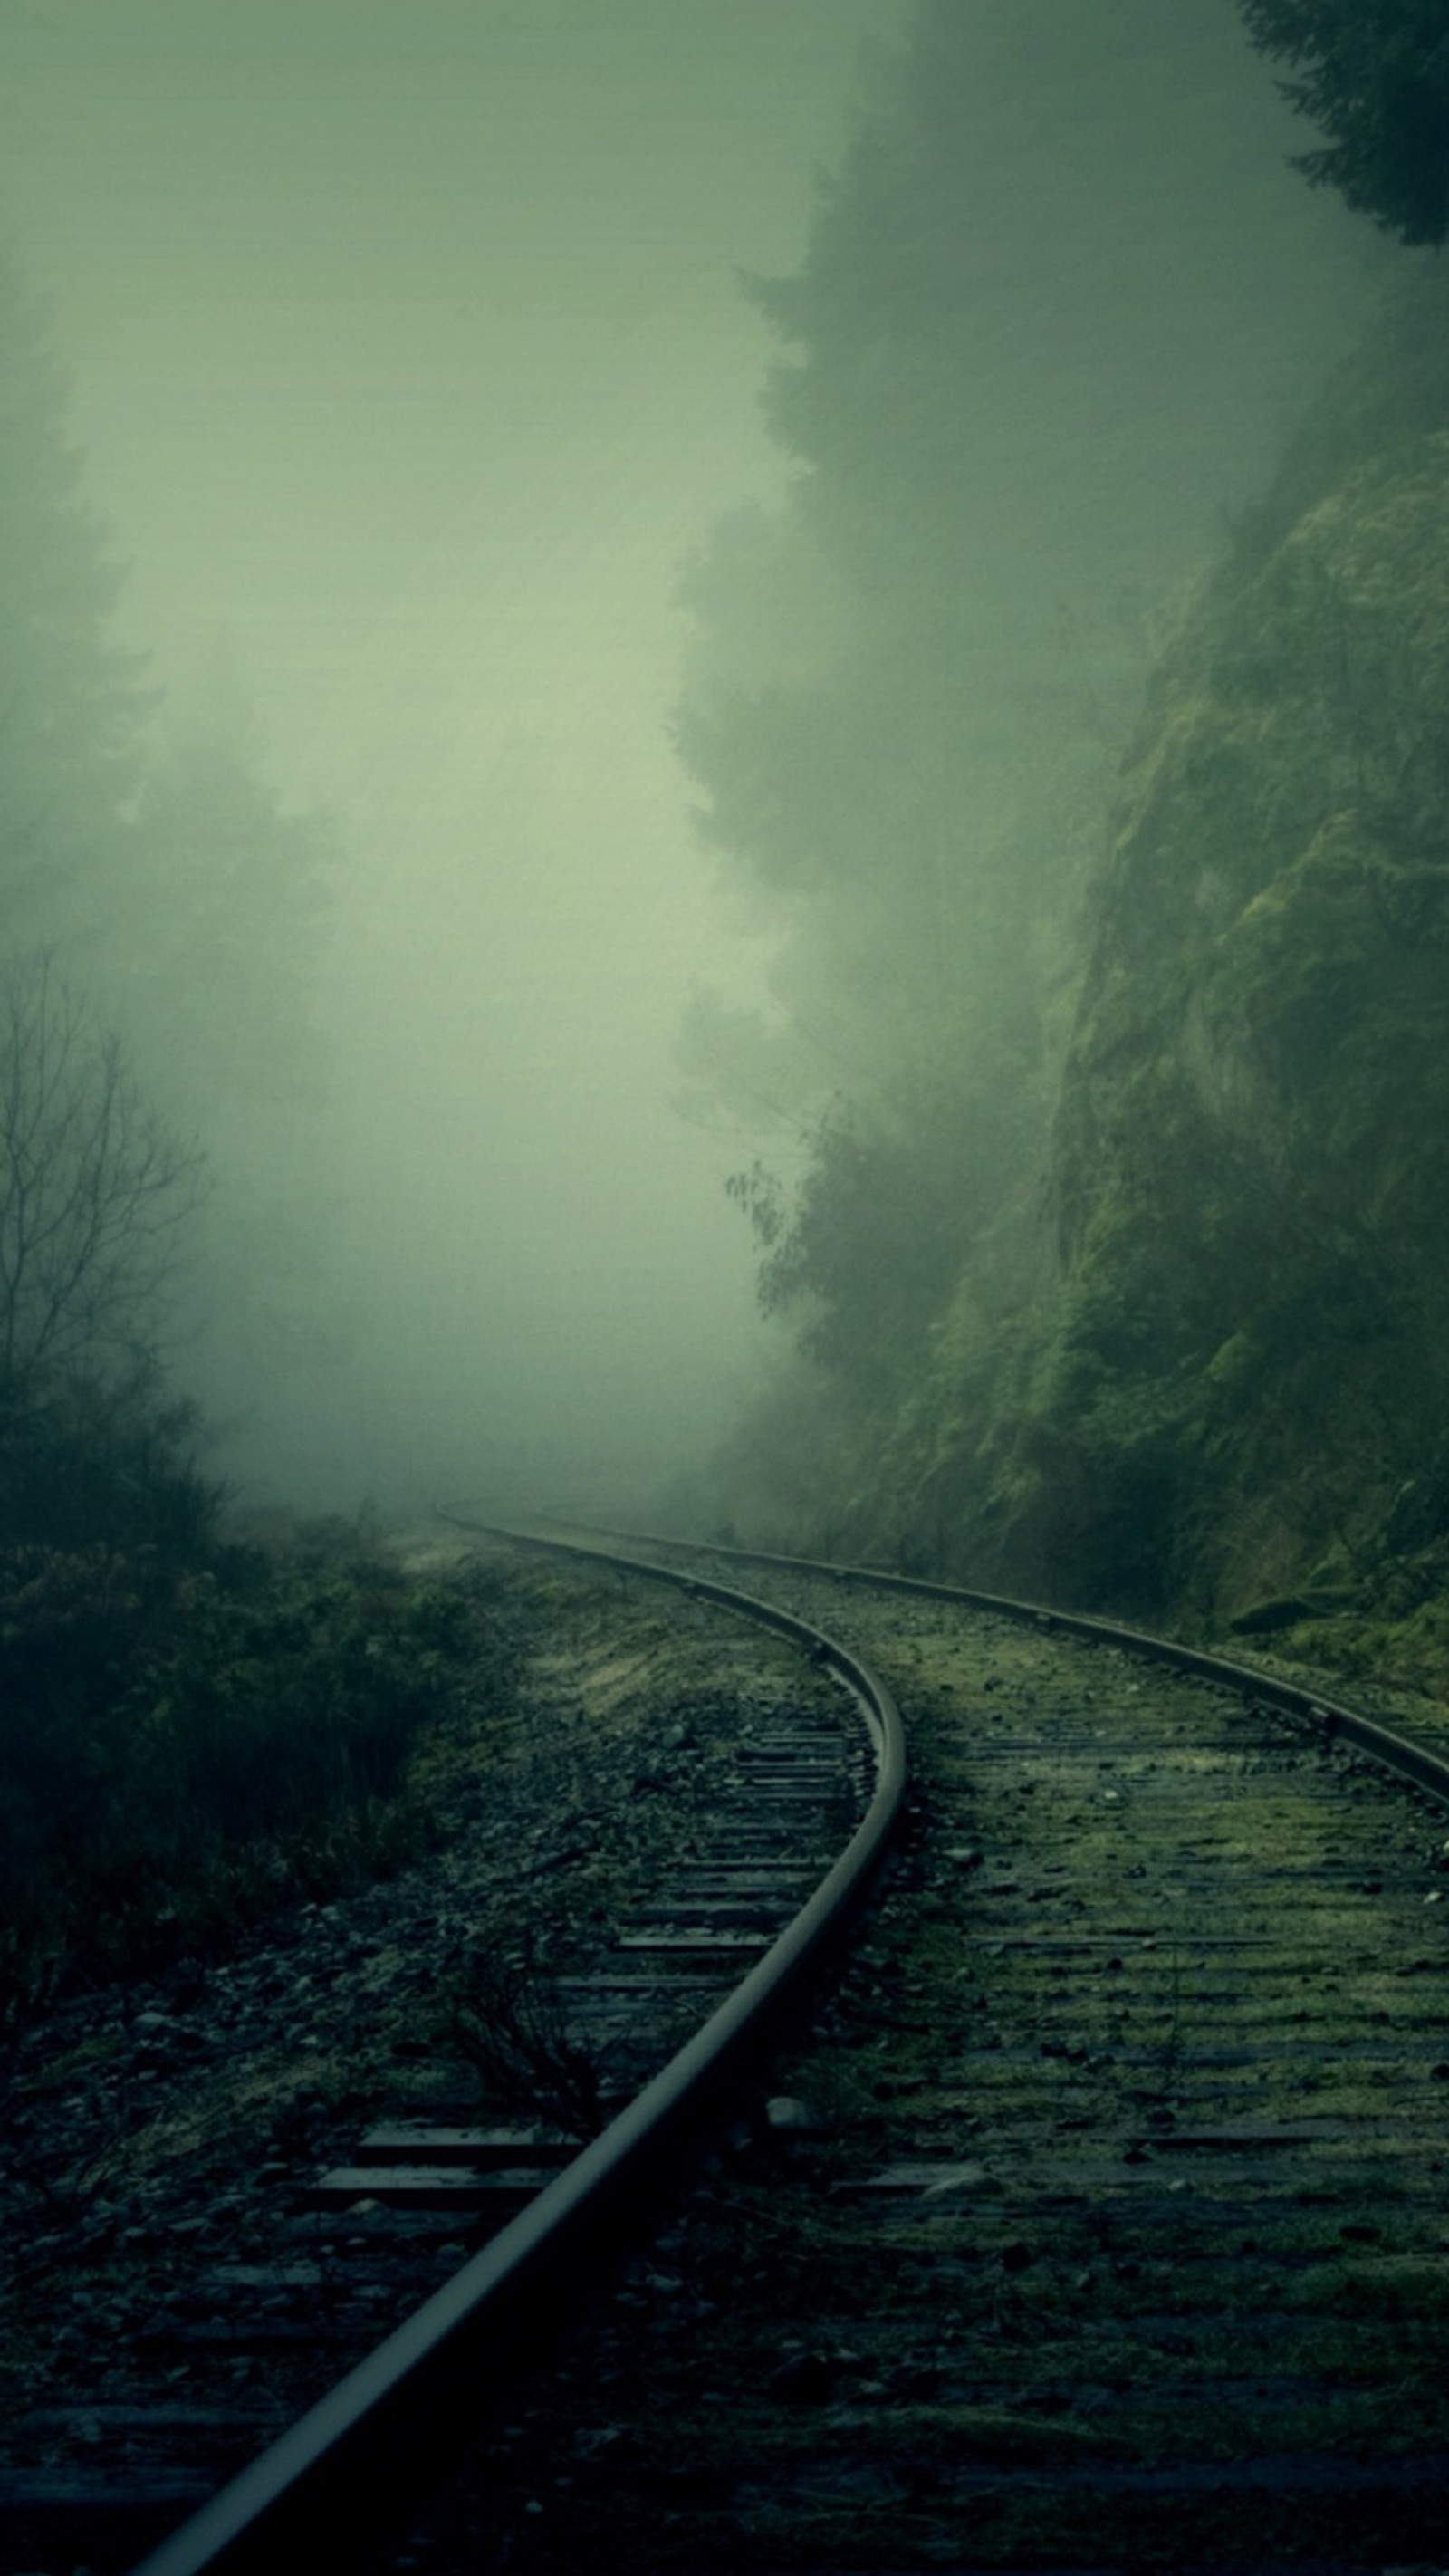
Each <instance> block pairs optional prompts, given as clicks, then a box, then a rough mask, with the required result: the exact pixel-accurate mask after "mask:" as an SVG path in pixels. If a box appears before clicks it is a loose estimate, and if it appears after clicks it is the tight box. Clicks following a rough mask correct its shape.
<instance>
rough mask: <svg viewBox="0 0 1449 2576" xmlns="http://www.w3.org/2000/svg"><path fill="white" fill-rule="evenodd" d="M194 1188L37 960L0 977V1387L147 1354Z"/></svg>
mask: <svg viewBox="0 0 1449 2576" xmlns="http://www.w3.org/2000/svg"><path fill="white" fill-rule="evenodd" d="M201 1179H202V1166H201V1158H200V1155H199V1153H198V1152H197V1151H196V1149H195V1148H194V1147H192V1146H189V1145H187V1144H186V1143H184V1142H183V1141H182V1139H181V1138H179V1137H178V1136H176V1135H175V1134H173V1132H172V1131H171V1129H170V1128H168V1127H167V1126H166V1125H165V1123H164V1121H163V1120H161V1119H160V1118H158V1117H157V1116H156V1115H155V1114H154V1113H153V1112H152V1111H151V1110H150V1109H148V1108H147V1106H146V1104H145V1102H144V1100H143V1099H142V1097H141V1095H140V1092H139V1091H138V1089H137V1086H136V1083H135V1080H134V1078H133V1075H132V1072H131V1068H130V1064H129V1061H128V1058H127V1056H126V1052H125V1049H124V1048H123V1046H122V1045H121V1042H120V1040H119V1039H118V1038H117V1037H115V1036H114V1035H112V1034H111V1033H110V1032H108V1031H107V1030H106V1029H104V1028H103V1027H102V1026H100V1024H99V1023H98V1022H97V1020H96V1019H95V1018H94V1016H93V1014H92V1012H91V1011H90V1009H89V1007H88V1006H87V1005H86V1004H85V1003H84V1002H83V1001H82V1000H81V999H80V998H79V997H78V996H77V995H76V994H75V993H74V992H73V991H72V990H71V988H70V987H69V986H68V985H67V984H65V983H64V982H63V981H62V979H61V978H60V976H59V975H58V974H57V973H56V971H55V967H54V963H53V960H52V958H51V956H50V955H49V953H48V952H47V951H43V950H42V951H38V952H35V953H33V954H30V955H26V956H22V957H20V958H17V959H15V960H13V961H12V962H11V963H9V964H8V965H6V966H0V1383H3V1384H4V1385H5V1386H6V1387H8V1388H9V1389H10V1390H11V1391H12V1392H15V1391H19V1390H21V1389H26V1388H33V1387H35V1386H36V1385H37V1384H38V1383H40V1382H41V1381H43V1380H50V1379H54V1378H55V1377H57V1376H64V1375H65V1374H67V1373H68V1372H70V1373H83V1374H96V1375H109V1374H112V1373H114V1372H115V1371H116V1370H117V1369H118V1368H133V1367H137V1366H139V1365H141V1364H143V1363H144V1362H145V1361H147V1360H148V1359H150V1358H151V1357H153V1356H154V1354H155V1349H156V1343H157V1339H158V1336H159V1333H160V1330H161V1327H162V1323H163V1320H164V1315H165V1308H166V1302H167V1290H168V1287H169V1286H170V1284H171V1282H172V1280H173V1279H174V1276H175V1271H176V1265H177V1258H178V1253H179V1249H180V1237H181V1233H182V1229H183V1228H184V1226H185V1224H186V1221H187V1219H188V1218H189V1217H190V1215H191V1214H192V1212H193V1210H194V1209H195V1207H196V1204H197V1201H198V1198H199V1195H200V1190H201Z"/></svg>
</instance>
